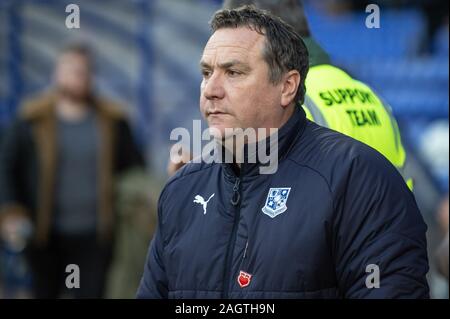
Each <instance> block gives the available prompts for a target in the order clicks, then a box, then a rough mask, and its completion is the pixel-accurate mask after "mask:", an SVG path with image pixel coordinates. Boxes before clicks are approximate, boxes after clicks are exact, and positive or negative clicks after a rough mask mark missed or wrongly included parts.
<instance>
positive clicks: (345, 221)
mask: <svg viewBox="0 0 450 319" xmlns="http://www.w3.org/2000/svg"><path fill="white" fill-rule="evenodd" d="M347 176H348V178H347V179H346V181H345V185H344V187H342V190H343V191H342V192H341V195H340V196H339V198H337V199H336V201H335V205H336V207H335V208H336V211H335V212H336V215H335V219H334V221H333V226H334V237H333V241H334V243H333V244H334V256H333V257H334V260H335V267H336V276H337V281H338V286H339V290H340V293H341V295H342V296H343V297H344V298H377V299H378V298H383V299H384V298H389V299H391V298H428V297H429V288H428V284H427V280H426V274H427V272H428V258H427V249H426V247H427V243H426V237H425V233H426V230H427V226H426V224H425V222H424V220H423V218H422V215H421V213H420V211H419V209H418V207H417V204H416V201H415V199H414V196H413V194H412V193H411V192H410V191H409V189H408V188H407V186H406V184H405V183H404V182H403V179H402V177H401V176H400V174H399V173H398V172H397V171H396V169H395V168H394V167H393V166H392V165H391V164H390V163H389V162H388V161H387V160H386V159H385V158H384V157H383V156H382V155H381V154H379V153H378V152H375V151H374V150H372V149H367V150H364V152H363V153H362V155H361V156H358V157H356V158H355V159H354V160H353V162H352V165H351V167H350V171H349V173H348V175H347Z"/></svg>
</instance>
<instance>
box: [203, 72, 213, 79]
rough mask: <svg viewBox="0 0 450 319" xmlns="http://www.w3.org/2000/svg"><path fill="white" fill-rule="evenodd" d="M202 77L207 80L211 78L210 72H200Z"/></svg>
mask: <svg viewBox="0 0 450 319" xmlns="http://www.w3.org/2000/svg"><path fill="white" fill-rule="evenodd" d="M202 75H203V77H204V78H208V77H210V76H211V71H210V70H202Z"/></svg>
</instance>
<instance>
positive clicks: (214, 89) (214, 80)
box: [203, 72, 225, 100]
mask: <svg viewBox="0 0 450 319" xmlns="http://www.w3.org/2000/svg"><path fill="white" fill-rule="evenodd" d="M204 81H205V83H204V87H203V95H204V96H205V98H206V99H208V100H220V99H222V98H223V97H224V95H225V90H224V88H223V78H222V76H221V75H220V74H219V73H218V72H215V73H213V74H212V75H211V76H210V77H209V78H208V79H205V80H204Z"/></svg>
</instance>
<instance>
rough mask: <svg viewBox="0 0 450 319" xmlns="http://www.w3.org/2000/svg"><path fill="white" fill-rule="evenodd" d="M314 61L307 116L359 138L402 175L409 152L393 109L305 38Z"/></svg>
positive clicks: (410, 184)
mask: <svg viewBox="0 0 450 319" xmlns="http://www.w3.org/2000/svg"><path fill="white" fill-rule="evenodd" d="M305 43H306V45H307V47H308V49H309V51H310V55H311V62H310V69H309V72H308V75H307V77H306V80H305V81H306V89H307V92H306V97H305V102H304V105H303V108H304V110H305V112H306V116H307V117H308V118H309V119H310V120H312V121H314V122H316V123H317V124H319V125H322V126H325V127H328V128H331V129H333V130H335V131H338V132H341V133H343V134H346V135H348V136H350V137H353V138H354V139H357V140H359V141H361V142H363V143H365V144H367V145H369V146H371V147H372V148H374V149H376V150H377V151H379V152H380V153H381V154H383V155H384V156H385V157H386V158H387V159H388V160H389V161H390V162H391V163H392V164H393V165H394V166H395V167H396V168H397V169H398V170H399V172H400V173H401V174H402V176H403V178H404V179H405V181H406V183H407V184H408V187H409V188H410V189H411V190H412V188H413V180H412V178H411V176H408V174H407V172H406V171H405V164H406V152H405V149H404V147H403V145H402V141H401V136H400V132H399V129H398V125H397V122H396V120H395V119H394V117H393V115H392V112H391V110H390V107H389V106H388V105H387V104H386V103H385V102H384V101H383V100H382V99H381V98H380V97H379V96H377V94H375V93H374V92H373V91H372V89H371V88H370V87H369V86H367V85H366V84H364V83H362V82H360V81H357V80H355V79H353V78H352V77H351V76H350V75H348V74H347V73H346V72H344V71H343V70H341V69H339V68H337V67H335V66H333V65H331V64H330V63H329V59H328V57H327V56H326V54H325V53H324V52H323V51H322V50H321V49H320V47H319V46H318V45H317V44H316V43H315V42H314V41H313V40H312V39H310V38H307V39H305Z"/></svg>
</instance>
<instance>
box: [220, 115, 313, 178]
mask: <svg viewBox="0 0 450 319" xmlns="http://www.w3.org/2000/svg"><path fill="white" fill-rule="evenodd" d="M305 125H306V115H305V111H304V110H303V108H302V107H296V108H295V110H294V113H293V114H292V116H291V117H290V119H289V120H288V121H287V122H286V123H285V124H284V125H283V126H282V127H281V128H280V129H279V130H278V139H277V142H278V148H277V150H278V158H277V160H278V163H279V162H281V161H282V160H283V159H284V158H285V157H286V156H287V155H288V153H289V151H290V149H291V147H292V146H293V145H294V143H295V141H296V140H297V139H298V138H299V137H300V136H301V134H302V132H303V130H304V127H305ZM275 141H276V139H273V138H270V137H269V138H267V139H266V140H265V141H264V142H262V143H259V144H256V146H255V147H251V146H249V145H245V147H244V156H243V163H242V164H241V166H240V169H239V168H238V166H237V165H236V164H233V163H225V161H224V160H222V164H221V165H222V167H223V169H224V173H225V176H226V177H228V178H231V179H233V180H234V179H235V178H237V177H240V178H245V177H251V176H258V175H260V174H261V172H260V168H263V167H267V166H268V163H262V162H261V161H260V159H259V158H258V156H254V157H253V158H256V163H255V162H253V163H252V162H250V161H249V158H250V159H252V157H251V155H254V154H252V153H250V150H253V151H255V150H256V152H258V145H263V146H264V147H265V148H266V150H265V151H266V153H265V154H267V156H268V155H269V154H270V146H271V145H270V143H272V147H275V146H276V144H275V145H274V144H273V143H274V142H275ZM222 150H223V148H222ZM224 153H225V150H223V151H222V156H223V154H224ZM257 154H258V153H257ZM222 159H224V156H223V157H222Z"/></svg>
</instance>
